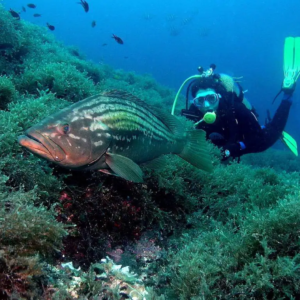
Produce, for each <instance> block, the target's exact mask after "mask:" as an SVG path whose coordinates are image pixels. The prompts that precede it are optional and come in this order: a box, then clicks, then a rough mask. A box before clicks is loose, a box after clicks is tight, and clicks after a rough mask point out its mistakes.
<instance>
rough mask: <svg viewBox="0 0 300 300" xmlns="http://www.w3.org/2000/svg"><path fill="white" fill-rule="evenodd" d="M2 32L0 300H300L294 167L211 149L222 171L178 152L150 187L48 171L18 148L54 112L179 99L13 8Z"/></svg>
mask: <svg viewBox="0 0 300 300" xmlns="http://www.w3.org/2000/svg"><path fill="white" fill-rule="evenodd" d="M0 28H1V31H2V33H3V34H1V35H0V45H2V46H1V47H0V48H1V49H0V70H1V77H0V103H1V106H0V108H1V110H0V135H1V140H0V150H1V151H0V155H1V160H0V298H1V299H12V298H14V299H118V300H121V299H128V298H129V299H161V300H162V299H171V300H172V299H186V300H188V299H231V298H240V299H249V298H251V299H263V298H265V299H292V298H297V297H299V293H300V292H299V283H300V269H299V263H300V258H299V255H298V253H299V251H300V249H299V248H300V244H299V230H300V219H299V215H300V205H299V204H300V199H299V195H300V190H299V189H300V188H299V186H300V185H299V183H300V176H299V171H300V167H299V160H298V159H296V158H294V157H292V156H289V155H288V154H286V153H285V152H283V151H276V150H269V151H268V152H266V153H264V154H261V155H258V154H256V155H255V159H254V158H253V156H249V157H247V158H246V159H245V160H244V161H243V163H241V164H236V163H233V164H231V165H221V164H220V163H219V159H218V157H219V153H218V150H217V149H215V148H213V147H212V146H211V147H210V149H211V150H210V151H211V153H212V154H213V158H214V172H213V173H204V172H201V171H199V170H197V169H196V168H194V167H193V166H191V165H190V164H188V163H186V162H184V161H183V160H181V159H179V158H177V157H175V156H171V157H169V158H168V160H167V161H166V162H165V164H164V165H163V166H162V167H161V168H160V169H156V170H152V169H147V168H143V171H144V172H145V178H144V180H145V181H144V183H141V184H137V183H133V182H129V181H126V180H124V179H122V178H119V177H114V176H108V175H106V174H101V173H98V172H93V173H91V172H84V173H82V172H72V171H69V170H66V169H61V168H59V167H57V166H55V165H53V164H51V163H47V161H45V160H42V159H39V158H38V157H36V156H34V155H32V154H30V153H29V152H27V151H26V150H24V149H22V148H21V147H20V146H19V145H18V143H17V142H16V141H17V137H18V136H19V135H20V134H23V132H24V131H25V130H26V129H28V128H29V127H31V126H33V125H34V124H36V123H38V122H39V121H41V120H43V119H44V118H45V117H47V116H49V115H51V114H53V113H54V112H57V111H59V110H61V109H63V108H65V107H68V106H70V105H71V104H72V103H74V102H77V101H79V100H81V99H84V98H85V97H88V96H91V95H94V94H97V93H100V92H103V91H107V90H111V89H122V90H123V91H126V92H130V93H132V94H134V95H135V96H137V97H139V98H141V99H143V100H145V101H146V102H149V103H151V104H152V105H154V106H155V105H156V106H162V107H163V108H164V109H165V110H170V107H171V103H172V101H173V97H174V96H175V93H174V91H173V90H171V89H168V88H166V87H164V86H161V85H159V84H158V83H157V82H156V81H155V80H154V79H153V78H151V77H150V76H148V75H147V76H144V75H138V74H135V73H133V72H131V73H127V72H124V71H122V70H115V69H113V68H112V67H111V66H109V65H101V66H99V65H95V64H94V63H92V62H89V61H87V60H86V59H85V58H84V55H83V54H82V53H81V52H80V51H79V50H78V49H76V48H73V47H66V46H64V45H63V44H62V43H60V42H58V41H56V39H55V38H54V37H53V36H52V35H51V34H49V33H48V32H47V31H46V29H45V28H40V27H38V26H35V25H32V24H30V23H28V22H25V21H22V20H18V19H17V18H15V17H14V16H13V15H12V14H11V13H10V12H8V11H6V10H5V9H4V8H3V6H0ZM270 165H271V166H272V167H273V168H272V169H271V168H269V167H268V166H270Z"/></svg>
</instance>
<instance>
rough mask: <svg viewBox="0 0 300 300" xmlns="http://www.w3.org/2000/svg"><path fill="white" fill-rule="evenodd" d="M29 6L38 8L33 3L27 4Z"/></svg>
mask: <svg viewBox="0 0 300 300" xmlns="http://www.w3.org/2000/svg"><path fill="white" fill-rule="evenodd" d="M27 6H28V7H29V8H36V5H35V4H33V3H29V4H27Z"/></svg>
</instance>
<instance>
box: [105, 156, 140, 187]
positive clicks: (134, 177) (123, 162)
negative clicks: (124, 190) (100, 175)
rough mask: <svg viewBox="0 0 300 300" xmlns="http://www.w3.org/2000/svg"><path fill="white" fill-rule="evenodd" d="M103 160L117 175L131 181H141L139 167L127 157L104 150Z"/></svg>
mask: <svg viewBox="0 0 300 300" xmlns="http://www.w3.org/2000/svg"><path fill="white" fill-rule="evenodd" d="M105 162H106V163H107V165H108V166H109V167H110V168H111V169H112V171H113V172H114V173H116V174H117V175H118V176H120V177H123V178H124V179H126V180H130V181H133V182H143V172H142V170H141V168H140V167H139V166H138V165H137V164H136V163H135V162H134V161H133V160H131V159H129V158H128V157H125V156H122V155H119V154H113V153H109V152H106V154H105Z"/></svg>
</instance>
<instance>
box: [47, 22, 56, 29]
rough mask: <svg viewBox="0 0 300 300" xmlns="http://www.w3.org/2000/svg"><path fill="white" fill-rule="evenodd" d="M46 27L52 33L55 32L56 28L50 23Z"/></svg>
mask: <svg viewBox="0 0 300 300" xmlns="http://www.w3.org/2000/svg"><path fill="white" fill-rule="evenodd" d="M46 25H47V27H48V28H49V29H50V30H51V31H53V30H55V26H53V25H50V24H49V23H47V24H46Z"/></svg>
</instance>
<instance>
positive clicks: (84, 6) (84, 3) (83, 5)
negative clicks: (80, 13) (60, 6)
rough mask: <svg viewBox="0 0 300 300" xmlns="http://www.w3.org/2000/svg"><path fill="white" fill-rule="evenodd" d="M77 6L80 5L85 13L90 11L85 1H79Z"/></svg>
mask: <svg viewBox="0 0 300 300" xmlns="http://www.w3.org/2000/svg"><path fill="white" fill-rule="evenodd" d="M78 4H80V5H82V7H83V9H84V11H85V12H88V11H89V9H90V7H89V4H88V3H87V2H86V1H85V0H80V2H78Z"/></svg>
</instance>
